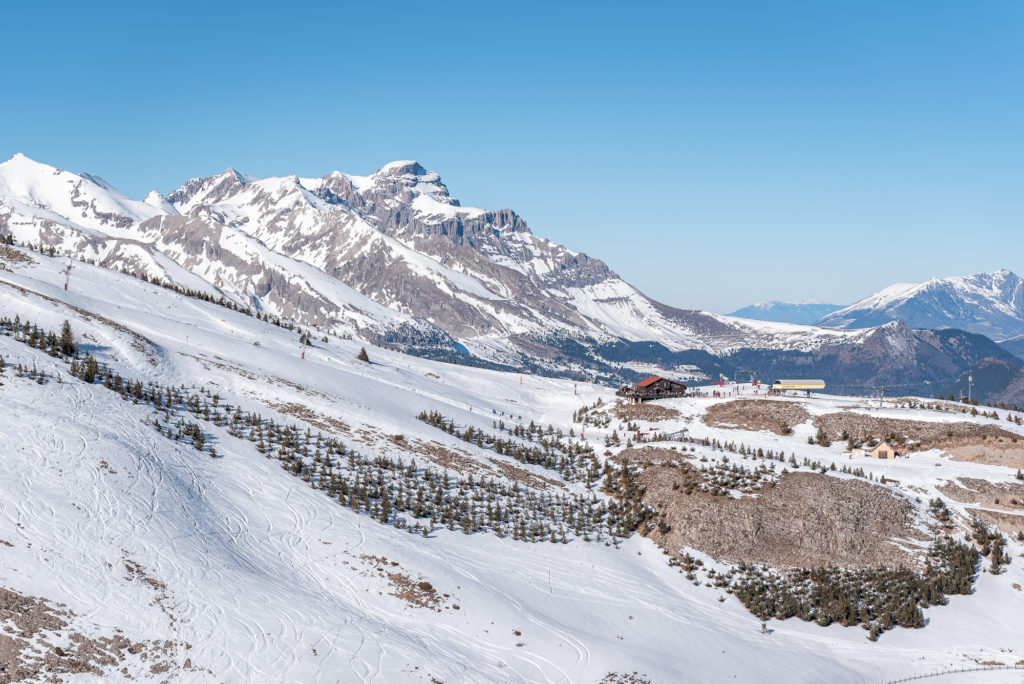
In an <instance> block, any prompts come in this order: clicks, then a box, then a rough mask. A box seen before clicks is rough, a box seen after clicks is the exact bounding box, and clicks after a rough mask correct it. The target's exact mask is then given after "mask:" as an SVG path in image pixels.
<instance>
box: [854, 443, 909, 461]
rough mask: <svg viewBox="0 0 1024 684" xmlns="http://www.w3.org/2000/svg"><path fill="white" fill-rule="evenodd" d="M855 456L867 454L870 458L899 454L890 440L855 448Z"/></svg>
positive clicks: (887, 457) (893, 456)
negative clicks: (871, 445)
mask: <svg viewBox="0 0 1024 684" xmlns="http://www.w3.org/2000/svg"><path fill="white" fill-rule="evenodd" d="M851 453H852V455H854V456H867V457H868V458H882V459H890V458H896V457H897V456H899V453H897V451H896V449H894V448H893V446H892V445H891V444H889V443H888V442H879V443H878V444H876V445H875V446H873V447H869V446H861V447H857V448H856V449H854V450H853V451H852V452H851Z"/></svg>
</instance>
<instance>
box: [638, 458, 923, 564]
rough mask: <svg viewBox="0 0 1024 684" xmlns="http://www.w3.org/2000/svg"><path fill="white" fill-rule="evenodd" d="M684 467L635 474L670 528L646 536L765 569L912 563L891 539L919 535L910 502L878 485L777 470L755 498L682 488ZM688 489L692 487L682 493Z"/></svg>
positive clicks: (687, 472)
mask: <svg viewBox="0 0 1024 684" xmlns="http://www.w3.org/2000/svg"><path fill="white" fill-rule="evenodd" d="M700 476H701V474H700V472H699V471H695V470H694V469H693V468H692V467H690V466H689V465H685V464H682V465H677V466H674V467H673V466H670V465H652V466H649V467H646V468H645V469H644V470H643V471H641V472H640V473H639V474H638V475H637V480H638V482H639V483H640V484H642V485H644V486H646V491H645V493H644V501H645V502H646V503H648V504H650V505H651V506H653V507H654V508H655V509H656V510H657V511H658V512H659V514H660V513H664V514H665V517H664V521H665V522H666V523H667V524H668V525H669V526H670V529H669V531H668V532H667V533H663V532H661V531H659V530H658V529H655V530H654V531H652V532H651V536H652V538H653V539H654V540H655V541H656V542H657V543H658V544H659V545H661V546H663V547H664V548H666V549H668V550H669V551H670V552H678V551H679V549H680V548H681V547H683V546H688V547H690V548H694V549H697V550H699V551H702V552H704V553H707V554H709V555H711V556H713V557H715V558H718V559H723V560H727V561H731V562H736V563H759V564H766V565H770V566H772V567H778V568H785V567H833V566H839V567H844V568H865V567H876V566H879V565H884V566H887V567H912V566H914V565H916V559H915V556H914V554H912V553H910V552H907V551H904V550H903V549H901V548H900V547H899V546H897V545H896V544H894V543H892V542H891V541H890V540H893V539H919V540H922V541H924V540H925V539H924V538H923V535H922V534H921V533H920V532H919V531H917V530H915V529H914V528H913V524H914V516H913V507H912V506H911V505H910V503H909V502H908V501H906V500H905V499H902V498H899V497H897V496H895V495H893V494H892V493H891V492H890V490H888V489H886V488H885V487H882V486H880V485H874V484H869V483H867V482H863V481H860V480H848V479H840V478H837V477H831V476H829V475H823V474H820V473H784V474H782V475H781V476H780V477H779V479H778V480H777V482H776V483H775V485H774V486H768V487H766V488H765V489H764V490H763V491H762V492H761V493H760V494H759V495H758V496H756V497H754V496H745V497H742V498H739V499H734V498H732V497H730V496H721V495H719V496H715V495H713V494H710V493H706V492H702V491H700V490H699V489H693V488H692V487H689V488H688V487H686V483H687V480H688V479H691V478H694V477H700ZM687 489H689V490H690V491H691V493H690V494H686V491H687Z"/></svg>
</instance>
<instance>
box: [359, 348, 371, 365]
mask: <svg viewBox="0 0 1024 684" xmlns="http://www.w3.org/2000/svg"><path fill="white" fill-rule="evenodd" d="M356 358H357V359H359V360H360V361H365V362H366V363H370V357H369V355H368V354H367V353H366V347H362V348H361V349H360V350H359V356H357V357H356Z"/></svg>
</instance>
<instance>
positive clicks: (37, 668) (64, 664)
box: [0, 588, 175, 682]
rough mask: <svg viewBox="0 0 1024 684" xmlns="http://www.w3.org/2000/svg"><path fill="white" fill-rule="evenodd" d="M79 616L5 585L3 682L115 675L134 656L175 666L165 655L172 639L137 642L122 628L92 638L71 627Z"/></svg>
mask: <svg viewBox="0 0 1024 684" xmlns="http://www.w3.org/2000/svg"><path fill="white" fill-rule="evenodd" d="M74 619H75V615H74V614H73V613H72V612H71V611H69V610H67V609H66V608H64V607H62V606H61V607H55V606H53V605H51V604H50V602H48V601H46V600H45V599H41V598H36V597H32V596H24V595H22V594H18V593H16V592H14V591H10V590H8V589H3V588H0V623H4V624H6V625H7V626H6V627H5V632H4V633H0V677H4V679H3V681H4V682H21V681H35V682H38V681H51V682H57V681H61V680H63V679H64V677H62V676H61V675H68V674H81V673H87V674H91V675H94V676H103V675H105V674H113V672H112V669H113V668H114V667H116V666H118V665H121V664H122V663H123V662H125V661H126V660H127V659H128V658H129V657H138V658H140V659H143V660H149V659H153V660H154V665H158V666H160V667H164V666H166V668H165V669H167V670H169V669H170V668H171V663H169V662H168V661H167V659H166V658H167V656H168V654H169V652H170V651H171V650H172V649H173V647H174V646H175V645H174V644H173V643H172V642H165V643H164V644H163V645H161V644H160V642H154V643H155V644H157V645H156V646H154V645H151V644H146V643H144V642H132V641H131V640H130V639H128V638H126V637H124V636H122V635H120V634H118V633H117V632H119V631H120V630H116V631H115V632H114V633H113V635H112V636H106V635H103V636H97V637H88V636H85V635H84V634H82V633H80V632H78V631H75V630H73V629H72V628H71V626H70V621H72V620H74ZM54 642H58V643H61V644H65V645H63V646H60V645H56V644H55V643H54Z"/></svg>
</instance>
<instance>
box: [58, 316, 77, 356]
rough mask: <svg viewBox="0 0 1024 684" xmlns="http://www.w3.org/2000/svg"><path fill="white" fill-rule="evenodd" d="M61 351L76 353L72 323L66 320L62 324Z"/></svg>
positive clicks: (62, 352)
mask: <svg viewBox="0 0 1024 684" xmlns="http://www.w3.org/2000/svg"><path fill="white" fill-rule="evenodd" d="M59 345H60V353H61V354H64V355H65V356H72V355H74V353H75V336H74V335H73V334H72V333H71V323H69V322H68V321H66V320H65V321H64V322H63V323H62V324H61V326H60V342H59Z"/></svg>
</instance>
